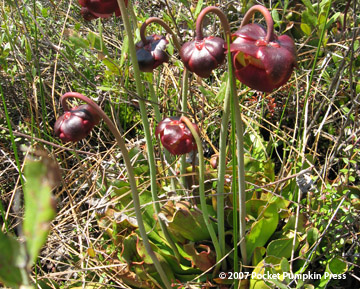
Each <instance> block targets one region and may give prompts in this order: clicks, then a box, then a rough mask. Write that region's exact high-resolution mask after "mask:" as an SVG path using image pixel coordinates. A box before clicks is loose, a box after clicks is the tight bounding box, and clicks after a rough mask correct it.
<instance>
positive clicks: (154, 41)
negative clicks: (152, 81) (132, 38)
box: [136, 34, 169, 72]
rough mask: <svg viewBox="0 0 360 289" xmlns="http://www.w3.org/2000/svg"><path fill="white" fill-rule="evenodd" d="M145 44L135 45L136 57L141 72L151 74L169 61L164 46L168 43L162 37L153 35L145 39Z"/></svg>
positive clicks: (141, 42)
mask: <svg viewBox="0 0 360 289" xmlns="http://www.w3.org/2000/svg"><path fill="white" fill-rule="evenodd" d="M146 40H147V43H144V42H143V41H140V42H138V43H136V57H137V60H138V63H139V68H140V70H141V71H143V72H152V71H153V70H154V69H155V68H156V67H158V66H159V65H161V64H162V63H164V62H168V61H169V55H168V54H167V53H166V51H165V50H166V46H167V44H168V43H169V42H168V41H167V40H166V38H165V37H164V36H161V35H156V34H153V35H151V36H148V37H146Z"/></svg>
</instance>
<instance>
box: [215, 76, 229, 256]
mask: <svg viewBox="0 0 360 289" xmlns="http://www.w3.org/2000/svg"><path fill="white" fill-rule="evenodd" d="M229 116H230V82H229V80H228V84H227V86H226V91H225V99H224V111H223V115H222V118H221V127H220V141H219V142H220V144H219V165H218V178H217V188H216V194H217V197H216V209H217V220H218V235H219V243H220V248H221V250H222V251H221V252H222V256H223V255H224V254H225V228H224V184H225V173H226V141H227V135H228V124H229Z"/></svg>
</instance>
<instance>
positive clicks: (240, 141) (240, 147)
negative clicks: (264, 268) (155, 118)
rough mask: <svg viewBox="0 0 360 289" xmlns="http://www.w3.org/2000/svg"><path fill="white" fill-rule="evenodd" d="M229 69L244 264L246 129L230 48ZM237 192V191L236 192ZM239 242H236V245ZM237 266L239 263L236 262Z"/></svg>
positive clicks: (244, 260) (244, 259)
mask: <svg viewBox="0 0 360 289" xmlns="http://www.w3.org/2000/svg"><path fill="white" fill-rule="evenodd" d="M227 43H228V46H230V39H227ZM228 70H229V81H230V91H231V92H230V94H231V96H232V101H233V107H234V115H233V116H232V117H235V125H236V138H237V160H238V163H237V168H238V176H239V186H238V190H239V224H240V227H239V233H240V235H239V237H240V240H241V243H240V251H241V257H242V261H243V264H244V265H247V263H248V262H247V254H246V243H245V228H246V223H245V217H246V206H245V202H246V192H245V162H244V129H243V124H242V120H241V111H240V107H239V99H238V96H237V90H236V81H235V78H234V73H233V67H232V59H231V53H230V50H229V51H228ZM233 181H235V180H233ZM234 193H235V192H234ZM236 244H237V242H236V243H235V244H234V245H235V246H237V245H236ZM235 267H237V264H235Z"/></svg>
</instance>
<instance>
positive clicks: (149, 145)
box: [117, 0, 180, 288]
mask: <svg viewBox="0 0 360 289" xmlns="http://www.w3.org/2000/svg"><path fill="white" fill-rule="evenodd" d="M117 2H118V4H119V7H120V11H121V17H122V19H123V22H124V26H125V30H126V34H127V36H128V44H129V53H130V59H131V63H132V67H133V71H134V78H135V83H136V92H137V94H138V96H139V97H140V99H139V106H140V114H141V120H142V124H143V127H144V132H145V140H146V145H147V150H148V160H149V167H150V182H151V195H152V199H153V202H154V208H155V213H156V215H157V216H158V215H159V213H160V204H159V201H158V196H157V183H156V166H155V157H154V149H153V144H152V137H151V133H150V127H149V120H148V117H147V112H146V107H145V101H144V97H143V85H142V80H141V74H140V69H139V64H138V62H137V57H136V48H135V44H134V39H133V32H132V29H131V25H130V20H129V17H128V13H127V9H126V6H125V2H124V0H117ZM158 221H159V225H160V227H161V230H162V231H163V233H164V236H165V238H166V240H167V242H168V243H169V245H170V247H171V248H172V250H173V251H174V254H175V256H177V257H178V258H179V256H180V254H179V252H178V250H177V248H176V246H175V244H174V242H173V240H172V239H171V237H170V235H169V233H168V231H167V228H166V225H165V224H164V222H163V221H162V220H161V219H160V218H158ZM144 245H145V243H144ZM148 249H149V250H151V252H152V249H151V247H149V248H148ZM152 253H153V252H152ZM152 256H153V257H154V259H156V263H155V261H154V259H153V262H154V265H155V267H156V270H157V271H158V273H159V274H160V276H161V279H162V281H163V282H164V284H165V287H169V288H170V284H169V281H168V279H167V276H166V275H165V272H164V270H163V268H162V267H161V265H160V263H159V260H157V258H156V256H155V254H153V255H152Z"/></svg>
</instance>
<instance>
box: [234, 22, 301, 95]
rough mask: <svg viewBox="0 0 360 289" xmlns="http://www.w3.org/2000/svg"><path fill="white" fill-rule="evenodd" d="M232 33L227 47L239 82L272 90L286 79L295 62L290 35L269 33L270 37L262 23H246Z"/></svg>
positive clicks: (294, 52) (266, 90) (267, 90)
mask: <svg viewBox="0 0 360 289" xmlns="http://www.w3.org/2000/svg"><path fill="white" fill-rule="evenodd" d="M269 35H270V34H269ZM233 37H234V38H235V39H234V41H233V42H232V44H230V51H231V52H232V56H233V64H234V68H235V75H236V77H237V78H238V79H239V80H240V81H241V82H242V83H244V84H246V85H247V86H249V87H250V88H253V89H256V90H259V91H264V92H271V91H272V90H274V89H276V88H278V87H280V86H281V85H283V84H284V83H286V82H287V81H288V79H289V78H290V76H291V73H292V71H293V68H294V67H295V66H296V50H295V44H294V41H293V40H292V39H291V38H290V37H289V36H287V35H282V36H276V35H275V34H274V33H271V37H267V31H266V29H265V28H264V27H263V26H261V25H259V24H247V25H244V26H243V27H242V28H240V29H238V30H237V31H236V32H235V33H234V34H233ZM267 38H269V40H267Z"/></svg>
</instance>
